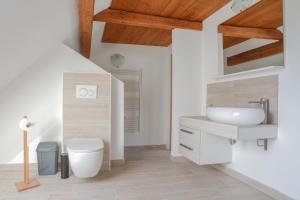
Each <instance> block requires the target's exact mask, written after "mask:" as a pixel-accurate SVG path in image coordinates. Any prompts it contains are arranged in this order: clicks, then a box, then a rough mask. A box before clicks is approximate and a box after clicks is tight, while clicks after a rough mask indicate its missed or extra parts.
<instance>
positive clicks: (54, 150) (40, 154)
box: [36, 142, 58, 175]
mask: <svg viewBox="0 0 300 200" xmlns="http://www.w3.org/2000/svg"><path fill="white" fill-rule="evenodd" d="M36 152H37V158H38V170H39V175H55V174H56V173H57V164H58V144H57V143H56V142H40V143H39V145H38V146H37V149H36Z"/></svg>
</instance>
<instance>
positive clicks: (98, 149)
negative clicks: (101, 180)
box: [66, 138, 104, 178]
mask: <svg viewBox="0 0 300 200" xmlns="http://www.w3.org/2000/svg"><path fill="white" fill-rule="evenodd" d="M66 146H67V151H68V154H69V161H70V166H71V169H72V171H73V173H74V175H75V176H77V177H79V178H90V177H94V176H96V175H97V174H98V172H99V170H100V168H101V166H102V162H103V151H104V144H103V141H102V140H101V139H100V138H76V139H71V140H70V141H69V142H67V145H66Z"/></svg>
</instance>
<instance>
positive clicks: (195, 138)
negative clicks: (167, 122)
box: [179, 127, 200, 149]
mask: <svg viewBox="0 0 300 200" xmlns="http://www.w3.org/2000/svg"><path fill="white" fill-rule="evenodd" d="M179 143H181V144H183V145H185V146H187V147H190V148H193V149H199V147H200V132H199V131H198V130H193V129H190V128H186V127H180V132H179Z"/></svg>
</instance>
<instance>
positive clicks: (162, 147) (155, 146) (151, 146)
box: [125, 144, 167, 149]
mask: <svg viewBox="0 0 300 200" xmlns="http://www.w3.org/2000/svg"><path fill="white" fill-rule="evenodd" d="M125 148H129V149H130V148H137V149H167V146H166V145H165V144H159V145H138V146H126V147H125Z"/></svg>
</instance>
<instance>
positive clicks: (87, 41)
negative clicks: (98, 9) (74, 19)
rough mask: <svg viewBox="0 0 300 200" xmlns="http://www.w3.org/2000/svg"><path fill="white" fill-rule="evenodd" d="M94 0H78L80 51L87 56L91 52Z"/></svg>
mask: <svg viewBox="0 0 300 200" xmlns="http://www.w3.org/2000/svg"><path fill="white" fill-rule="evenodd" d="M94 4H95V1H94V0H78V1H77V5H78V10H79V23H80V52H81V54H82V55H83V56H84V57H86V58H89V57H90V54H91V43H92V32H93V17H94Z"/></svg>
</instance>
